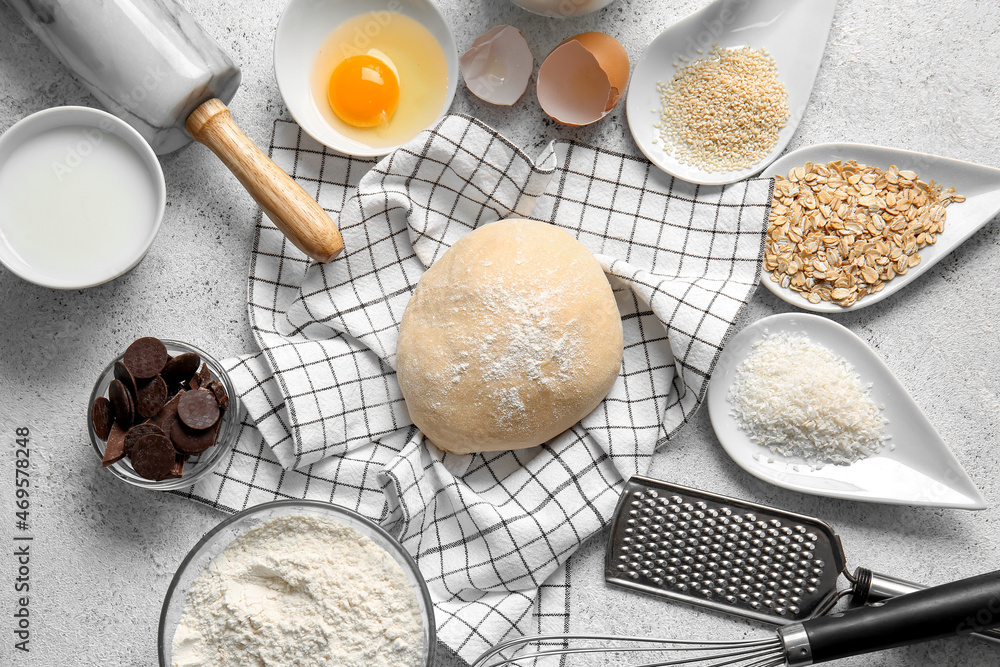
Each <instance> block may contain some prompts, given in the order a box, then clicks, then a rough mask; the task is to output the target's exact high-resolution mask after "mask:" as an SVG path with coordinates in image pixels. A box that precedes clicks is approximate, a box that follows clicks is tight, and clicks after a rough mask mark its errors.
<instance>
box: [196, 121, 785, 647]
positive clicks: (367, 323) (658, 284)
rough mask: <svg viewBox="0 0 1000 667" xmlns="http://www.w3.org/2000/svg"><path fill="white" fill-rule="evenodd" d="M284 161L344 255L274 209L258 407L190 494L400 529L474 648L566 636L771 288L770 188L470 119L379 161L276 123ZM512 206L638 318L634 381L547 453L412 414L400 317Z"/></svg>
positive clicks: (258, 283) (627, 314)
mask: <svg viewBox="0 0 1000 667" xmlns="http://www.w3.org/2000/svg"><path fill="white" fill-rule="evenodd" d="M271 154H272V157H273V158H274V159H275V161H276V162H277V163H278V164H279V165H281V166H282V167H284V168H285V169H287V170H288V171H289V172H290V173H291V174H292V175H293V176H294V177H295V178H296V179H297V180H298V181H299V182H300V183H301V184H302V185H303V186H304V187H305V188H306V190H307V191H309V192H310V193H312V194H314V195H315V196H316V198H317V200H318V201H319V202H320V204H322V205H323V207H324V208H326V209H327V210H328V211H330V212H331V213H332V214H334V217H335V218H336V219H337V220H338V224H339V226H340V230H341V232H342V234H343V237H344V244H345V247H346V250H345V252H344V255H343V256H342V257H340V258H338V259H337V260H335V261H334V262H332V263H330V264H327V265H318V264H314V263H312V262H310V261H308V260H307V259H306V258H305V257H304V256H303V255H302V254H301V253H300V252H299V251H298V250H296V249H295V248H294V247H293V246H291V244H289V243H288V242H287V241H286V240H285V239H284V237H283V236H282V235H281V234H280V233H279V232H278V231H277V230H276V229H275V228H274V227H273V226H272V225H271V224H270V222H269V221H268V220H267V219H266V218H265V219H262V221H261V223H260V224H259V226H258V228H257V237H256V241H255V244H254V248H253V255H252V259H251V264H250V281H249V315H250V322H251V325H252V327H253V331H254V334H255V336H256V339H257V343H258V345H259V347H260V350H261V351H260V352H259V353H257V354H251V355H248V356H244V357H241V358H238V359H233V360H229V361H228V362H227V367H228V368H229V369H230V372H231V374H232V378H233V381H234V382H235V384H236V386H237V388H238V389H239V393H240V395H241V397H242V399H243V402H244V404H245V406H246V408H247V413H248V414H247V417H246V419H245V421H244V425H243V429H242V432H241V434H240V437H239V441H238V444H237V446H236V450H235V452H234V453H233V454H232V456H231V458H230V460H228V461H227V462H226V463H224V464H223V465H222V466H221V467H220V468H219V469H218V471H217V473H216V474H214V475H212V476H211V477H210V478H209V479H206V480H204V481H202V482H201V483H199V484H198V485H197V486H195V487H194V488H193V489H192V490H191V491H190V492H189V495H190V496H191V497H193V498H195V499H198V500H201V501H203V502H206V503H209V504H211V505H213V506H216V507H218V508H220V509H223V510H227V511H238V510H241V509H244V508H246V507H249V506H251V505H255V504H258V503H261V502H265V501H269V500H274V499H282V498H313V499H320V500H326V501H330V502H334V503H337V504H340V505H343V506H346V507H349V508H351V509H354V510H357V511H358V512H360V513H362V514H364V515H366V516H368V517H370V518H372V519H374V520H376V521H379V522H381V523H382V524H383V525H384V526H386V527H387V528H388V529H389V530H390V531H392V532H393V533H394V534H396V535H397V536H398V537H399V539H400V541H401V542H402V543H403V545H404V547H406V549H407V550H408V551H409V552H410V553H411V554H412V555H413V556H414V557H415V558H416V560H417V562H418V564H419V566H420V569H421V571H422V572H423V574H424V575H425V577H426V579H427V582H428V584H429V586H430V589H431V593H432V596H433V598H434V600H435V607H436V612H437V622H438V637H439V639H440V641H441V642H442V643H443V644H444V645H445V646H446V647H447V648H449V649H450V650H452V651H454V652H456V653H457V654H458V655H459V656H461V657H462V658H463V659H465V660H467V661H471V659H473V658H474V657H476V656H477V655H479V654H480V653H481V652H482V651H484V650H485V649H487V648H489V647H491V646H493V645H494V644H496V643H498V642H499V641H501V640H503V639H504V638H509V637H511V636H515V635H517V634H520V633H531V634H533V633H538V632H565V631H568V630H569V629H570V628H569V618H568V616H569V604H568V575H567V570H566V567H565V563H566V560H567V559H568V558H569V556H570V555H571V554H572V553H573V552H574V551H575V550H576V549H577V548H578V547H579V546H580V545H581V543H582V542H583V541H584V540H585V539H587V537H588V536H590V535H592V534H593V533H595V532H596V531H598V530H600V529H601V528H602V527H604V526H605V525H606V524H607V522H608V521H609V519H610V517H611V514H612V511H613V509H614V506H615V502H616V501H617V498H618V495H619V490H620V488H621V484H622V481H623V480H624V479H627V478H628V477H629V476H631V475H633V474H636V473H642V472H644V471H645V470H646V469H647V467H648V464H649V460H650V457H651V456H652V454H653V452H654V450H655V449H656V447H657V446H659V445H662V444H663V443H664V442H666V441H667V440H668V439H669V438H671V437H672V436H673V435H674V434H675V433H677V431H678V429H680V428H681V427H682V426H683V425H684V423H685V422H686V421H687V420H688V419H689V418H690V417H691V415H692V414H693V413H694V411H695V409H696V408H697V407H698V405H699V404H700V402H701V400H702V398H703V397H704V395H705V390H706V388H707V384H708V380H709V377H710V375H711V372H712V368H713V366H714V364H715V360H716V358H717V356H718V354H719V351H720V348H721V347H722V345H723V343H724V342H725V340H726V339H727V337H728V335H729V333H730V332H731V331H732V329H733V323H734V322H735V321H736V319H737V317H738V316H739V313H740V311H741V309H742V308H743V306H744V304H745V302H746V300H747V299H748V298H749V296H750V294H751V293H752V291H753V289H754V286H755V285H756V280H757V275H758V270H759V266H760V259H761V253H762V246H763V230H764V229H765V227H766V220H767V212H768V206H769V203H770V197H771V185H770V184H771V181H770V179H755V180H749V181H744V182H741V183H737V184H735V185H732V186H728V187H699V186H695V185H691V184H688V183H685V182H682V181H677V180H675V179H673V178H671V177H669V176H667V175H665V174H663V173H662V172H660V171H659V170H657V169H656V168H655V167H653V166H651V165H650V164H649V163H648V162H646V161H645V160H638V159H635V158H632V157H628V156H624V155H619V154H616V153H610V152H607V151H604V150H600V149H597V148H594V147H591V146H585V145H581V144H578V143H569V142H556V143H554V144H552V145H550V146H549V147H548V148H547V149H546V150H545V151H544V152H543V153H542V155H541V156H540V157H538V158H537V160H536V161H533V160H532V159H531V158H529V157H528V156H527V155H525V154H524V153H523V152H522V151H521V150H519V149H518V148H517V147H516V146H514V145H512V144H511V143H510V142H508V141H507V140H505V139H504V138H503V137H501V136H500V135H498V134H497V133H496V132H494V131H493V130H491V129H490V128H489V127H486V126H484V125H483V124H481V123H480V122H478V121H476V120H474V119H472V118H468V117H464V116H450V117H447V118H445V119H444V120H443V121H442V122H441V123H440V124H439V125H438V126H437V127H436V128H435V129H434V130H431V131H427V132H424V133H422V134H421V135H420V136H419V137H417V138H416V139H415V140H414V141H412V142H410V143H409V144H407V145H406V146H404V147H402V148H400V149H398V150H396V151H394V152H393V153H391V154H390V155H388V156H386V157H385V158H384V159H382V160H381V161H379V162H378V163H377V164H376V163H375V161H373V160H365V159H357V158H350V157H344V156H340V155H335V154H332V153H330V152H328V151H327V150H325V149H324V148H323V147H322V146H321V145H319V144H317V143H316V142H314V141H312V140H311V139H309V138H308V137H306V136H304V135H303V134H302V132H301V130H300V129H299V128H298V126H296V125H295V124H293V123H289V122H286V121H277V122H276V123H275V130H274V136H273V140H272V145H271ZM338 213H339V215H338ZM508 217H530V218H534V219H538V220H544V221H548V222H552V223H554V224H557V225H559V226H561V227H563V228H565V229H566V230H568V231H569V232H570V233H571V234H573V235H574V236H575V237H577V238H578V239H579V240H580V241H581V242H582V243H583V244H584V245H585V246H586V247H587V248H589V249H590V250H591V251H592V252H593V253H594V254H595V255H596V256H597V258H598V260H599V261H600V263H601V265H602V266H603V267H604V270H605V272H606V273H607V274H608V276H609V279H610V281H611V283H612V286H613V288H614V290H615V295H616V297H617V300H618V306H619V308H620V310H621V314H622V321H623V325H624V336H625V356H624V361H623V364H622V372H621V375H620V376H619V378H618V381H617V382H616V383H615V385H614V387H613V388H612V390H611V393H610V394H609V395H608V397H607V399H606V400H605V401H604V402H603V403H602V404H601V405H600V406H599V407H598V408H597V409H596V410H595V411H594V412H593V413H591V414H590V415H589V416H588V417H586V418H585V419H583V421H581V422H580V423H579V424H578V425H576V426H575V427H573V428H572V429H570V430H569V431H568V432H566V433H564V434H563V435H561V436H560V437H558V438H556V439H555V440H553V441H551V442H549V443H547V444H545V445H543V446H541V447H537V448H534V449H530V450H522V451H515V452H499V453H491V454H478V455H455V454H445V453H444V452H442V451H440V450H438V449H437V448H436V447H434V446H433V445H431V444H430V443H429V442H427V441H425V440H424V439H423V437H422V436H421V434H420V433H419V431H417V429H416V428H415V427H414V426H413V425H412V423H411V422H410V419H409V417H408V415H407V411H406V405H405V404H404V402H403V398H402V395H401V394H400V390H399V387H398V385H397V383H396V379H395V375H394V371H393V367H394V363H395V361H394V359H395V350H396V335H397V330H398V325H399V322H400V318H401V317H402V315H403V310H404V308H405V307H406V303H407V301H408V299H409V298H410V295H411V293H412V291H413V289H414V287H415V286H416V284H417V281H418V280H419V279H420V276H421V275H422V274H423V272H424V270H425V268H426V267H427V266H429V265H430V264H431V263H432V262H433V261H434V260H435V259H436V258H437V257H440V256H441V254H442V253H443V252H444V251H445V250H447V249H448V248H449V247H450V246H451V245H452V244H453V243H454V242H455V241H456V240H457V239H458V238H460V237H461V236H462V235H463V234H465V233H467V232H468V231H469V230H471V229H474V228H476V227H478V226H480V225H484V224H488V223H490V222H493V221H495V220H499V219H502V218H508Z"/></svg>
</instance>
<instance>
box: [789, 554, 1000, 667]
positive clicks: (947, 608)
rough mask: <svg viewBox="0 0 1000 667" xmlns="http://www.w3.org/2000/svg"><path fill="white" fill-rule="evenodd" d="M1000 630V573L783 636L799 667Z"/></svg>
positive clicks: (797, 626)
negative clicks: (944, 638) (990, 630)
mask: <svg viewBox="0 0 1000 667" xmlns="http://www.w3.org/2000/svg"><path fill="white" fill-rule="evenodd" d="M994 626H1000V571H996V572H991V573H988V574H981V575H979V576H976V577H970V578H968V579H962V580H960V581H955V582H952V583H949V584H943V585H941V586H934V587H931V588H925V589H923V590H920V591H916V592H913V593H909V594H907V595H903V596H900V597H897V598H892V599H890V600H886V601H885V602H880V603H877V604H876V605H873V606H870V607H859V608H857V609H850V610H847V611H845V612H840V613H836V614H833V615H830V616H821V617H818V618H813V619H809V620H807V621H803V622H801V623H793V624H792V625H788V626H785V627H784V628H782V629H781V630H780V631H779V635H780V636H781V638H782V640H783V641H784V642H785V647H786V652H787V660H788V664H789V665H790V666H791V667H796V666H799V665H809V664H813V663H817V662H827V661H829V660H837V659H839V658H846V657H849V656H853V655H861V654H863V653H871V652H873V651H881V650H884V649H888V648H893V647H896V646H905V645H907V644H915V643H917V642H923V641H929V640H931V639H939V638H942V637H951V636H955V635H966V634H970V633H972V632H975V631H979V630H983V629H986V628H990V627H994Z"/></svg>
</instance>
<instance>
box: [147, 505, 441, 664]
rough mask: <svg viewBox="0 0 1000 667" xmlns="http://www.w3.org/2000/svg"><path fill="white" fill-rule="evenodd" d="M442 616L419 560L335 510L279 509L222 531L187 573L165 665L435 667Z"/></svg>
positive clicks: (167, 633) (173, 592)
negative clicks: (437, 620)
mask: <svg viewBox="0 0 1000 667" xmlns="http://www.w3.org/2000/svg"><path fill="white" fill-rule="evenodd" d="M432 619H433V614H432V613H431V612H430V602H429V597H428V596H427V595H426V588H425V587H423V586H422V585H421V583H420V578H419V574H418V573H416V569H415V566H413V565H412V560H409V559H408V557H406V556H405V555H404V553H403V552H402V550H401V548H400V547H399V546H398V544H397V543H395V542H394V541H392V539H391V538H390V537H389V536H388V535H387V534H384V533H380V531H379V529H377V528H375V527H373V524H368V523H366V522H365V520H364V519H363V518H361V517H358V516H357V515H354V514H353V513H350V512H347V511H345V510H341V509H340V508H336V507H334V506H331V505H328V504H325V503H312V502H309V501H304V502H303V501H284V502H279V503H269V504H267V505H264V506H259V507H256V508H253V509H251V510H248V511H247V512H245V513H243V514H241V515H239V516H238V517H237V518H236V521H235V522H234V523H231V524H222V525H220V527H219V528H217V529H216V530H215V531H213V533H210V534H209V535H208V536H206V538H205V539H204V540H203V541H202V542H201V543H199V545H198V546H196V547H195V548H194V549H193V550H192V553H191V555H190V556H189V557H188V559H187V560H185V562H184V563H183V564H182V565H181V567H180V569H179V570H178V573H177V575H176V576H175V578H174V582H173V583H172V584H171V588H170V590H169V591H168V594H167V603H166V604H165V605H164V611H163V616H162V618H161V623H160V651H161V653H160V655H161V664H168V665H170V666H171V667H238V666H240V667H242V666H244V665H250V666H254V667H265V666H266V667H279V666H281V667H283V666H285V665H287V666H289V667H290V666H292V665H294V666H295V667H327V666H329V665H337V666H338V667H425V666H426V665H428V664H429V660H430V659H431V656H432V655H433V651H432V648H433V642H434V632H433V620H432Z"/></svg>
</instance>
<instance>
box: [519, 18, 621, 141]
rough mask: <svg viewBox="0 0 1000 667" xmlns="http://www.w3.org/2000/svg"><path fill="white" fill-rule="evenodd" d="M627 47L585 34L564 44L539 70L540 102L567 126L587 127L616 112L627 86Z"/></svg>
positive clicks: (599, 35) (606, 37) (602, 36)
mask: <svg viewBox="0 0 1000 667" xmlns="http://www.w3.org/2000/svg"><path fill="white" fill-rule="evenodd" d="M628 73H629V62H628V54H627V53H626V52H625V47H624V46H622V45H621V43H619V42H618V40H616V39H615V38H614V37H612V36H611V35H606V34H604V33H602V32H585V33H582V34H580V35H576V36H574V37H570V38H569V39H567V40H565V41H563V42H561V43H560V44H559V45H558V46H556V48H554V49H553V50H552V53H550V54H549V55H548V56H547V57H546V58H545V60H544V61H543V62H542V65H541V67H539V69H538V102H539V104H541V106H542V110H543V111H545V113H547V114H548V115H549V116H551V117H552V118H553V119H555V120H557V121H559V122H560V123H563V124H564V125H588V124H590V123H593V122H594V121H597V120H600V119H601V118H604V117H605V116H606V115H608V113H609V112H610V111H611V110H612V109H614V108H615V105H616V104H618V100H620V99H621V97H622V95H623V94H624V92H625V86H626V85H627V84H628Z"/></svg>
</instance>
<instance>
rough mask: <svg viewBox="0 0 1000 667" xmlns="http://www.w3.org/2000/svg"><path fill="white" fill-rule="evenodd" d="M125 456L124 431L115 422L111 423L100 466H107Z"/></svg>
mask: <svg viewBox="0 0 1000 667" xmlns="http://www.w3.org/2000/svg"><path fill="white" fill-rule="evenodd" d="M123 458H125V431H123V430H122V428H121V427H120V426H119V425H118V424H117V423H115V424H112V425H111V431H110V432H109V433H108V446H107V447H105V448H104V458H103V459H102V460H101V467H102V468H107V467H108V466H110V465H114V464H115V463H118V462H119V461H121V460H122V459H123Z"/></svg>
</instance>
